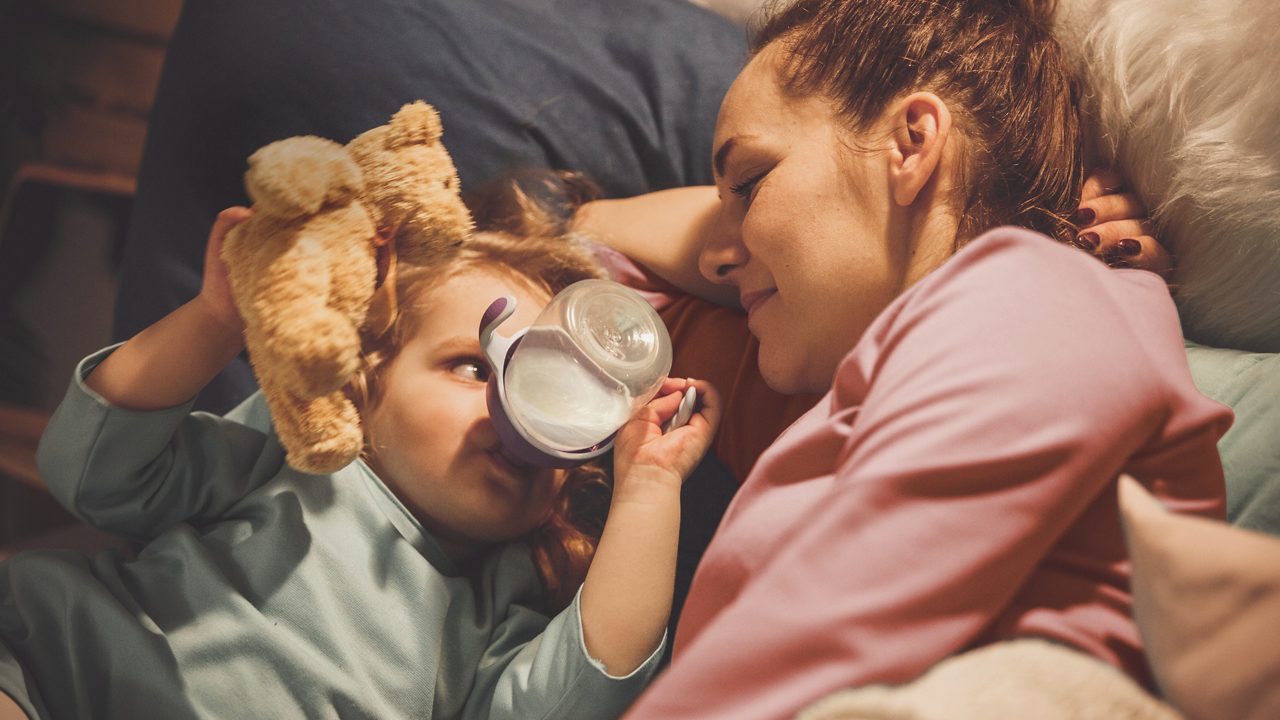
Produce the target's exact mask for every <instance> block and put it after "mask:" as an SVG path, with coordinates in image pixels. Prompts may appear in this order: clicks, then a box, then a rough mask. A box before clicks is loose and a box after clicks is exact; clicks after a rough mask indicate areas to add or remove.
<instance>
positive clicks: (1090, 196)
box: [1072, 168, 1173, 273]
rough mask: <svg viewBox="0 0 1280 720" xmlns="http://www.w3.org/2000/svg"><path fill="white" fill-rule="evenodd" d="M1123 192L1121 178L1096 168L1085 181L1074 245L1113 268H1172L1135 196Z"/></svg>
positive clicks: (1077, 215) (1074, 219)
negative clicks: (1077, 233)
mask: <svg viewBox="0 0 1280 720" xmlns="http://www.w3.org/2000/svg"><path fill="white" fill-rule="evenodd" d="M1124 190H1125V182H1124V176H1122V175H1121V174H1120V173H1119V172H1118V171H1116V170H1113V169H1110V168H1099V169H1097V170H1094V171H1093V172H1091V173H1089V177H1088V178H1086V179H1085V182H1084V189H1083V192H1082V193H1081V197H1080V209H1079V210H1077V211H1076V214H1075V216H1074V217H1073V218H1072V220H1073V221H1074V222H1075V223H1076V224H1077V225H1079V227H1080V234H1079V235H1078V236H1077V238H1076V245H1078V246H1079V247H1080V248H1081V249H1083V250H1086V251H1088V252H1091V253H1093V254H1094V255H1097V256H1098V257H1100V258H1102V259H1103V260H1104V261H1106V263H1107V264H1108V265H1111V266H1114V267H1136V268H1142V269H1144V270H1151V271H1152V272H1157V273H1164V272H1167V271H1168V270H1169V269H1170V268H1172V267H1173V259H1172V258H1171V257H1170V256H1169V252H1168V251H1167V250H1165V248H1164V246H1163V245H1161V244H1160V241H1159V240H1157V239H1156V238H1155V237H1154V236H1153V235H1152V229H1151V220H1150V218H1148V217H1147V210H1146V208H1144V207H1143V206H1142V202H1141V201H1140V200H1138V197H1137V196H1136V195H1134V194H1133V193H1130V192H1123V191H1124Z"/></svg>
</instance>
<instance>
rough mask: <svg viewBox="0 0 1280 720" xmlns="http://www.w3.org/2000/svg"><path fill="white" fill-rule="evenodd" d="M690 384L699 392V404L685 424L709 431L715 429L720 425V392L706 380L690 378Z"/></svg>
mask: <svg viewBox="0 0 1280 720" xmlns="http://www.w3.org/2000/svg"><path fill="white" fill-rule="evenodd" d="M689 384H690V385H692V386H693V388H694V389H695V390H696V391H697V393H698V404H697V405H695V406H694V413H693V415H692V416H690V417H689V422H687V423H685V426H687V427H693V428H694V429H695V430H699V431H707V432H708V433H709V432H712V431H714V430H715V429H716V428H717V427H718V426H719V425H720V413H721V405H720V393H718V392H716V389H715V388H714V387H713V386H712V385H711V383H709V382H707V381H705V380H690V381H689ZM678 429H679V428H677V430H678Z"/></svg>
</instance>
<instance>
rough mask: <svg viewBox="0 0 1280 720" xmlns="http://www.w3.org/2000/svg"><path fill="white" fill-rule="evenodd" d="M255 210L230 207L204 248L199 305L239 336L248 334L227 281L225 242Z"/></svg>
mask: <svg viewBox="0 0 1280 720" xmlns="http://www.w3.org/2000/svg"><path fill="white" fill-rule="evenodd" d="M252 216H253V211H252V210H250V209H249V208H246V207H240V206H236V207H229V208H227V209H226V210H223V211H222V212H220V213H218V218H217V219H216V220H214V222H213V228H212V229H211V230H210V231H209V240H208V242H207V243H206V244H205V249H204V279H203V280H202V282H201V285H200V294H199V295H198V296H196V300H197V302H199V303H200V304H201V306H202V307H203V308H204V309H205V310H206V311H207V312H209V313H210V314H211V315H212V316H213V317H214V319H216V320H218V321H219V322H221V323H223V324H224V325H226V326H227V327H228V328H230V329H232V330H234V331H235V332H237V333H243V332H244V319H243V318H241V317H240V311H239V310H237V309H236V303H235V298H234V297H232V295H231V283H230V281H229V280H228V278H227V264H226V263H225V262H223V261H222V243H223V241H224V240H225V239H226V237H227V233H228V232H230V231H231V228H233V227H235V226H236V225H239V224H240V223H242V222H244V221H245V220H248V219H249V218H250V217H252Z"/></svg>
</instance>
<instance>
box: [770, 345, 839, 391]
mask: <svg viewBox="0 0 1280 720" xmlns="http://www.w3.org/2000/svg"><path fill="white" fill-rule="evenodd" d="M796 355H797V353H794V352H791V353H788V352H786V351H785V350H784V351H782V352H780V353H778V354H776V355H775V354H773V353H770V352H768V351H766V350H765V346H764V345H763V344H761V346H760V356H759V365H760V376H761V377H763V378H764V382H765V384H766V385H768V386H769V389H771V390H773V391H774V392H776V393H781V394H783V395H804V394H806V393H825V392H826V391H827V390H829V389H831V377H830V375H827V376H824V377H822V378H821V379H815V378H814V377H813V375H814V372H813V368H810V367H807V366H806V364H805V363H804V358H802V357H796Z"/></svg>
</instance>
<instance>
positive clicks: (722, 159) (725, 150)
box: [712, 136, 738, 177]
mask: <svg viewBox="0 0 1280 720" xmlns="http://www.w3.org/2000/svg"><path fill="white" fill-rule="evenodd" d="M737 144H738V138H737V136H734V137H731V138H729V139H728V140H725V141H724V144H723V145H721V146H720V147H719V149H717V150H716V155H715V160H714V161H713V162H712V167H713V169H714V170H715V173H716V177H724V166H725V164H726V163H727V162H728V160H729V153H730V152H732V151H733V146H734V145H737Z"/></svg>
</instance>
